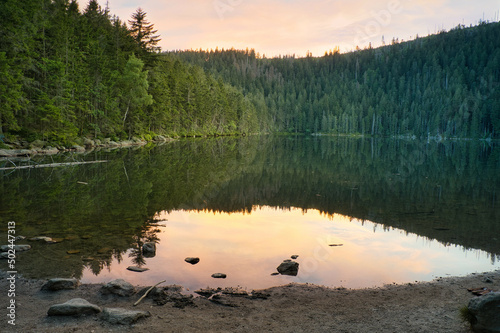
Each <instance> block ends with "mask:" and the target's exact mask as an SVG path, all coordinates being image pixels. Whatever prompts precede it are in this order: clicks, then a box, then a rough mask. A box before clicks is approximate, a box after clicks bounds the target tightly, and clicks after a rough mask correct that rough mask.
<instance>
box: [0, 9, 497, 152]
mask: <svg viewBox="0 0 500 333" xmlns="http://www.w3.org/2000/svg"><path fill="white" fill-rule="evenodd" d="M127 23H128V24H127ZM127 23H125V22H123V21H121V20H120V19H119V18H118V17H116V16H112V14H111V13H110V12H109V11H108V9H106V8H104V9H103V8H101V7H100V5H99V4H98V3H97V1H96V0H90V1H89V2H88V4H87V6H86V7H85V8H84V9H83V10H81V9H80V8H79V7H78V3H77V1H76V0H42V1H40V0H25V1H16V0H4V1H2V2H0V105H1V110H0V111H1V113H0V145H1V144H3V142H15V141H20V140H26V141H28V142H29V141H33V140H35V139H40V140H43V141H46V142H50V143H56V144H60V145H68V144H71V143H74V142H78V140H80V141H81V139H82V138H84V137H88V138H107V137H109V138H112V139H114V140H124V139H130V138H133V137H139V138H140V137H142V138H146V139H148V138H151V137H154V136H155V135H157V134H163V135H171V136H185V135H186V136H187V135H189V136H192V135H214V134H241V133H256V132H269V131H279V132H295V133H299V132H300V133H332V134H349V135H352V134H353V135H358V134H362V135H373V136H416V137H422V138H426V137H429V136H432V137H470V138H500V135H499V133H500V23H490V24H487V23H484V22H483V23H481V24H480V25H478V26H476V27H470V28H465V27H464V26H458V27H457V28H455V29H453V30H452V31H450V32H447V33H445V32H443V33H440V34H437V35H433V36H429V37H425V38H417V39H415V40H413V41H410V42H404V43H399V42H398V41H397V40H393V42H392V43H391V45H388V46H384V47H381V48H377V49H373V48H369V49H365V50H358V51H355V52H351V53H346V54H339V53H338V52H330V53H326V54H325V55H324V56H323V57H317V58H314V57H312V56H311V55H309V56H308V57H306V58H300V59H297V58H295V57H290V56H287V57H280V58H274V59H266V58H261V57H259V56H258V55H256V53H255V51H253V50H246V51H238V50H226V51H224V50H222V51H220V50H217V49H216V50H215V51H183V52H167V53H161V52H160V49H159V47H158V42H159V41H160V39H161V36H158V35H156V31H155V30H154V24H152V23H150V22H148V21H147V14H146V13H145V12H144V11H142V10H141V9H138V10H137V11H136V12H135V13H131V18H130V20H128V22H127Z"/></svg>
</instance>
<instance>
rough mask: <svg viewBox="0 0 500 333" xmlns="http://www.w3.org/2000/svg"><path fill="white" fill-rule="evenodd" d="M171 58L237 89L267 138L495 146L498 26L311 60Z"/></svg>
mask: <svg viewBox="0 0 500 333" xmlns="http://www.w3.org/2000/svg"><path fill="white" fill-rule="evenodd" d="M178 54H179V55H180V57H181V58H182V59H185V60H186V61H188V62H190V63H195V64H197V65H200V66H203V67H204V68H205V69H207V70H209V71H210V72H211V73H213V74H215V75H216V76H219V77H221V78H223V79H224V81H226V82H229V83H230V84H232V85H234V86H236V87H239V88H241V89H243V91H244V93H245V95H246V96H249V97H250V98H251V99H252V101H253V102H254V104H255V106H256V108H257V109H264V110H266V113H267V114H268V115H269V117H270V119H272V124H273V126H274V129H275V130H277V131H289V132H302V133H308V132H309V133H313V132H323V133H335V134H364V135H377V136H417V137H428V136H433V137H462V138H463V137H470V138H498V137H499V132H500V23H498V22H497V23H481V24H479V25H478V26H475V27H469V28H465V27H464V26H458V27H456V28H455V29H453V30H451V31H449V32H442V33H439V34H437V35H432V36H428V37H425V38H417V39H415V40H413V41H408V42H404V43H399V42H397V41H396V40H393V42H392V44H391V45H387V46H384V47H380V48H377V49H372V48H369V49H365V50H359V51H356V52H351V53H346V54H339V53H332V52H330V53H329V54H325V56H324V57H320V58H313V57H306V58H299V59H296V58H294V57H279V58H273V59H265V58H264V59H262V58H259V57H257V56H256V54H255V51H254V50H245V51H239V50H225V51H224V50H222V51H220V50H215V51H210V52H205V51H201V52H200V51H184V52H179V53H178Z"/></svg>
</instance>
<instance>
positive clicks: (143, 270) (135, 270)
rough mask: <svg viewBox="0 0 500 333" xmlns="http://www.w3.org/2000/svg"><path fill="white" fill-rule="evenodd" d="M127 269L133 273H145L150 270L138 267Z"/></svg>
mask: <svg viewBox="0 0 500 333" xmlns="http://www.w3.org/2000/svg"><path fill="white" fill-rule="evenodd" d="M127 269H128V270H129V271H132V272H145V271H147V270H149V268H144V267H137V266H128V267H127Z"/></svg>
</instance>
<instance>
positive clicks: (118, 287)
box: [101, 279, 135, 297]
mask: <svg viewBox="0 0 500 333" xmlns="http://www.w3.org/2000/svg"><path fill="white" fill-rule="evenodd" d="M101 293H103V294H115V295H118V296H123V297H128V296H132V295H133V294H135V288H134V286H133V285H131V284H130V283H128V282H127V281H125V280H123V279H116V280H113V281H110V282H108V283H106V284H105V285H104V286H102V288H101Z"/></svg>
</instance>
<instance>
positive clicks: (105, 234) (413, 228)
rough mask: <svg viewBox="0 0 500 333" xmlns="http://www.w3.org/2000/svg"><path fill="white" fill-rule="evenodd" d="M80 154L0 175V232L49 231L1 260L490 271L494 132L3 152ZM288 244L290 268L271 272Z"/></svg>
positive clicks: (245, 278)
mask: <svg viewBox="0 0 500 333" xmlns="http://www.w3.org/2000/svg"><path fill="white" fill-rule="evenodd" d="M95 160H103V161H106V162H103V163H95V164H81V165H71V166H66V167H56V168H39V169H18V170H4V171H0V204H1V205H0V219H1V226H2V227H1V230H0V237H1V238H0V239H3V241H2V242H1V243H2V244H7V222H8V221H15V222H16V234H17V235H22V236H25V237H27V238H28V239H29V238H32V237H38V236H47V237H51V238H52V239H53V240H55V241H56V243H53V244H49V243H47V242H45V241H43V240H38V241H35V240H28V239H25V240H18V241H17V244H30V245H31V246H32V249H31V250H29V251H27V252H22V253H19V254H18V257H17V258H16V269H17V271H18V273H19V274H22V275H24V276H26V277H31V278H52V277H75V278H78V279H81V281H82V282H96V283H101V282H108V281H109V280H111V279H114V278H123V279H126V280H127V281H129V282H131V283H133V284H141V285H151V284H155V283H157V282H159V281H161V280H165V279H166V280H167V282H166V283H168V284H174V283H175V284H181V285H183V286H185V287H187V288H189V289H190V290H195V289H197V288H201V287H207V286H212V287H218V286H220V287H225V286H241V287H243V288H247V289H253V288H265V287H271V286H276V285H282V284H287V283H290V282H299V283H315V284H319V285H325V286H329V287H348V288H360V287H372V286H382V285H384V284H388V283H409V282H415V281H430V280H432V279H434V278H437V277H441V276H443V277H444V276H448V275H466V274H470V273H474V272H484V271H491V270H495V269H499V268H500V264H499V262H498V261H499V259H500V241H499V237H500V199H499V193H498V192H499V190H500V172H499V171H500V148H499V146H498V144H495V143H488V142H478V141H447V142H433V141H431V142H419V141H416V140H415V141H412V140H396V139H363V138H346V137H340V138H339V137H321V136H314V137H313V136H306V137H293V136H248V137H242V138H231V137H228V138H209V139H183V140H179V141H176V142H173V143H169V144H165V145H162V146H156V147H155V146H147V147H141V148H133V149H122V150H100V151H92V152H87V153H85V154H70V153H68V154H61V155H57V156H52V157H50V156H46V157H37V158H34V159H32V160H30V161H27V160H20V159H18V160H14V161H13V162H14V163H17V164H23V163H24V164H26V163H53V162H58V163H69V162H75V161H95ZM10 165H11V162H9V161H7V160H0V167H1V166H10ZM145 242H155V243H156V247H157V249H156V255H155V256H154V257H152V258H148V257H145V256H144V255H143V253H142V252H141V250H140V249H141V247H142V244H143V243H145ZM292 255H298V257H297V258H296V259H294V260H295V261H296V262H297V263H299V270H298V274H297V275H296V276H289V275H281V274H278V275H272V273H275V272H277V271H276V268H277V266H278V265H279V264H280V263H281V262H282V261H283V260H286V259H291V256H292ZM186 257H199V258H200V262H199V263H198V264H195V265H191V264H189V263H187V262H185V261H184V259H185V258H186ZM0 264H1V265H2V266H1V267H2V269H4V270H6V269H7V268H6V261H5V260H3V261H2V262H0ZM131 265H135V266H140V267H145V268H148V269H149V270H148V271H145V272H142V273H137V272H131V271H129V270H127V269H126V268H127V267H128V266H131ZM213 273H225V274H227V278H226V279H214V278H212V277H211V275H212V274H213Z"/></svg>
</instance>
